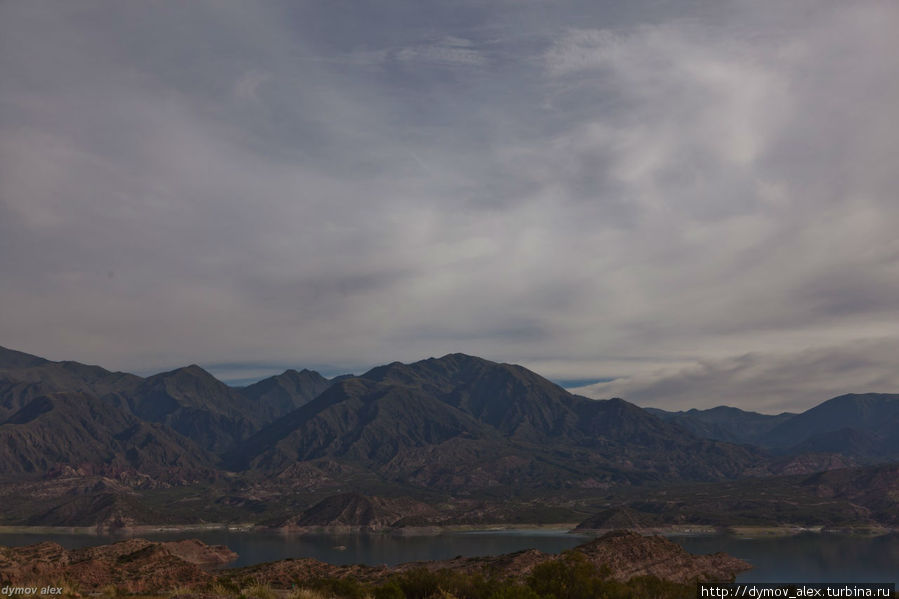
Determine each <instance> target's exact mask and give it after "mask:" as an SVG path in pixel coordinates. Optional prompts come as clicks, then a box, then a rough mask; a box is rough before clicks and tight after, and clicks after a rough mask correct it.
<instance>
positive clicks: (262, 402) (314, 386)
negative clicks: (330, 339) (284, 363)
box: [238, 368, 333, 422]
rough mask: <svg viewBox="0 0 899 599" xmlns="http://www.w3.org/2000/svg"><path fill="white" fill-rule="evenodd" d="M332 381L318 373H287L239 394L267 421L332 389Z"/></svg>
mask: <svg viewBox="0 0 899 599" xmlns="http://www.w3.org/2000/svg"><path fill="white" fill-rule="evenodd" d="M332 384H333V381H329V380H328V379H326V378H325V377H323V376H322V375H320V374H319V373H317V372H315V371H314V370H307V369H305V368H304V369H303V370H301V371H299V372H298V371H296V370H286V371H284V372H283V373H281V374H279V375H276V376H271V377H268V378H267V379H263V380H261V381H259V382H258V383H254V384H252V385H250V386H248V387H243V388H242V389H239V390H238V391H239V392H240V394H241V395H242V396H243V397H244V398H247V399H249V400H250V401H251V402H252V406H253V409H254V410H255V411H256V412H257V413H258V414H260V415H261V416H262V417H263V419H264V420H265V421H267V422H271V421H272V420H275V419H276V418H278V417H280V416H284V415H285V414H287V413H288V412H291V411H293V410H295V409H297V408H299V407H300V406H302V405H304V404H307V403H309V402H310V401H312V400H313V399H315V398H316V397H318V396H319V395H320V394H321V393H322V392H323V391H324V390H325V389H327V388H328V387H330V386H331V385H332Z"/></svg>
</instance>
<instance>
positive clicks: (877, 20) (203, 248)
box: [0, 0, 899, 412]
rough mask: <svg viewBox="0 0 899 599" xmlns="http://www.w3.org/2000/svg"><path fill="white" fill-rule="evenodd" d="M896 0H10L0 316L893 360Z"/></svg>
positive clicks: (756, 385) (206, 340)
mask: <svg viewBox="0 0 899 599" xmlns="http://www.w3.org/2000/svg"><path fill="white" fill-rule="evenodd" d="M897 30H899V3H896V2H894V1H893V0H882V1H877V0H858V1H853V2H845V1H833V2H829V1H826V0H813V1H807V0H796V1H793V2H782V1H780V0H746V1H730V0H709V1H704V2H703V1H696V2H691V1H687V0H683V1H666V0H646V1H629V2H618V1H617V0H616V1H594V0H590V1H584V2H578V1H573V2H568V1H564V0H558V1H550V0H515V1H512V0H497V1H496V2H481V1H478V2H465V1H460V2H452V3H447V2H434V1H433V0H424V1H423V0H414V1H412V0H410V1H408V2H404V1H392V0H386V1H385V2H377V3H371V2H348V1H344V0H327V1H319V0H305V1H302V2H280V1H275V0H271V1H263V2H239V1H236V0H235V1H231V2H229V1H226V0H211V1H203V0H197V1H195V2H189V3H186V2H180V1H174V0H173V1H164V0H159V1H154V2H139V3H138V2H118V1H113V0H109V1H105V2H92V1H89V0H79V1H78V2H70V1H67V0H66V1H62V0H60V1H57V2H51V1H40V2H29V1H24V0H22V1H10V2H3V3H0V307H2V308H0V345H3V346H5V347H9V348H13V349H17V350H20V351H26V352H29V353H33V354H37V355H41V356H44V357H47V358H50V359H54V360H65V359H70V360H77V361H80V362H85V363H96V364H101V365H103V366H104V367H106V368H110V369H116V370H127V371H132V372H139V373H150V372H156V371H160V370H165V369H168V368H174V367H177V366H181V365H185V364H189V363H198V364H201V365H203V366H204V367H206V368H208V369H209V370H210V371H212V372H213V373H214V374H216V375H217V376H219V377H220V378H222V379H224V380H231V381H235V380H244V379H253V378H254V377H255V378H258V377H261V376H266V375H269V374H274V373H276V372H279V371H281V370H283V369H285V368H287V367H297V368H300V367H309V368H317V369H319V370H320V371H322V372H323V373H325V374H328V375H333V374H338V373H340V372H361V371H363V370H365V369H367V368H369V367H371V366H373V365H376V364H382V363H386V362H391V361H394V360H399V361H403V362H409V361H414V360H418V359H423V358H426V357H429V356H441V355H444V354H446V353H450V352H464V353H468V354H472V355H478V356H482V357H484V358H488V359H491V360H496V361H500V362H511V363H518V364H522V365H524V366H526V367H528V368H531V369H532V370H535V371H536V372H538V373H540V374H542V375H544V376H546V377H548V378H551V379H553V380H557V381H569V382H570V381H582V382H588V381H601V382H598V383H595V384H592V385H586V386H580V387H578V388H577V391H578V392H579V393H582V394H585V395H588V396H591V397H597V398H602V397H612V396H618V397H623V398H625V399H627V400H629V401H632V402H634V403H637V404H638V405H644V406H656V407H662V408H666V409H687V408H691V407H696V408H707V407H712V406H716V405H722V404H727V405H735V406H738V407H741V408H743V409H751V410H758V411H763V412H779V411H782V410H791V411H796V410H802V409H806V408H808V407H811V406H812V405H815V404H817V403H819V402H821V401H824V400H825V399H828V398H830V397H833V396H835V395H839V394H841V393H846V392H869V391H879V392H899V235H897V234H896V231H897V226H899V197H897V196H899V37H897V36H896V34H895V32H896V31H897ZM569 384H570V385H575V383H569Z"/></svg>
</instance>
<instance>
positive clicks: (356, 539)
mask: <svg viewBox="0 0 899 599" xmlns="http://www.w3.org/2000/svg"><path fill="white" fill-rule="evenodd" d="M140 536H143V537H145V538H150V539H154V540H165V541H171V540H179V539H189V538H198V539H200V540H201V541H203V542H204V543H209V544H213V545H227V546H228V547H230V548H231V549H232V550H233V551H236V552H237V553H238V554H239V555H240V557H239V558H238V559H237V561H235V562H233V564H232V565H234V566H245V565H249V564H255V563H259V562H268V561H274V560H279V559H285V558H289V557H314V558H316V559H320V560H322V561H325V562H330V563H334V564H357V563H362V564H370V565H378V564H388V565H393V564H397V563H401V562H408V561H417V560H434V559H447V558H451V557H455V556H457V555H464V556H478V555H496V554H500V553H511V552H513V551H519V550H521V549H530V548H534V549H539V550H541V551H544V552H546V553H560V552H562V551H565V550H566V549H570V548H572V547H575V546H576V545H579V544H581V543H584V542H586V541H587V540H589V539H590V538H591V537H587V536H582V535H571V534H567V533H566V532H565V531H562V530H514V531H479V532H457V533H444V534H439V535H427V536H392V535H304V536H291V535H284V534H280V533H260V532H252V533H248V532H229V531H202V532H197V531H193V532H183V533H164V534H163V533H158V534H145V535H140ZM123 538H125V537H122V536H92V535H75V534H55V535H46V534H42V535H36V534H0V545H27V544H31V543H38V542H40V541H54V542H56V543H59V544H60V545H62V546H64V547H67V548H69V549H72V548H76V547H84V546H88V545H102V544H105V543H111V542H115V541H119V540H122V539H123ZM671 539H672V540H674V541H676V542H677V543H679V544H681V545H682V546H683V547H684V548H686V549H687V550H688V551H690V552H692V553H714V552H716V551H724V552H727V553H729V554H731V555H733V556H735V557H739V558H742V559H744V560H746V561H748V562H749V563H751V564H753V566H754V568H753V569H752V570H750V571H749V572H746V573H744V574H742V575H741V576H739V577H738V578H737V580H739V581H742V582H893V583H896V584H899V534H892V535H885V536H878V537H862V536H850V535H837V534H811V533H810V534H803V535H798V536H793V537H778V538H756V539H747V538H740V537H734V536H723V535H714V536H689V537H671Z"/></svg>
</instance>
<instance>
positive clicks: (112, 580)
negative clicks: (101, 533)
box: [0, 539, 237, 593]
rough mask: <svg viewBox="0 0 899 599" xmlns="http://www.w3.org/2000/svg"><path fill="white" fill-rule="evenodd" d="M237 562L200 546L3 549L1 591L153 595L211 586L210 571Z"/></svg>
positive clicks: (221, 550)
mask: <svg viewBox="0 0 899 599" xmlns="http://www.w3.org/2000/svg"><path fill="white" fill-rule="evenodd" d="M236 557H237V554H236V553H234V552H233V551H231V550H230V549H228V548H227V547H224V546H209V545H205V544H204V543H201V542H200V541H196V540H188V541H178V542H171V543H154V542H152V541H147V540H145V539H129V540H127V541H122V542H120V543H114V544H112V545H102V546H99V547H87V548H83V549H75V550H67V549H65V548H63V547H62V546H60V545H57V544H56V543H39V544H37V545H29V546H26V547H0V586H3V585H10V586H22V585H32V586H34V585H44V584H51V585H54V584H58V582H59V581H61V580H65V581H67V582H68V583H69V584H70V585H72V586H73V587H75V588H77V589H80V590H82V591H90V590H96V589H100V588H103V587H105V586H107V585H115V586H116V587H117V588H119V589H121V590H124V591H127V592H129V593H143V592H152V591H160V590H168V589H171V588H174V587H176V586H196V585H199V584H202V583H205V582H209V581H210V580H211V579H212V577H213V575H212V574H210V572H209V571H208V570H207V568H209V567H211V566H219V565H222V564H225V563H228V562H230V561H233V560H234V559H235V558H236Z"/></svg>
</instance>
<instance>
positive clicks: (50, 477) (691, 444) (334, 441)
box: [0, 348, 899, 522]
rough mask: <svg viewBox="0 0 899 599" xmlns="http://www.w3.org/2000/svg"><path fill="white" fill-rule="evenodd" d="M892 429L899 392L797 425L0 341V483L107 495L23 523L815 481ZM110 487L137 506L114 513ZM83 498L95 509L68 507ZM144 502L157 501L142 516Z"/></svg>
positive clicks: (537, 385)
mask: <svg viewBox="0 0 899 599" xmlns="http://www.w3.org/2000/svg"><path fill="white" fill-rule="evenodd" d="M897 423H899V395H884V394H867V395H846V396H841V397H837V398H834V399H832V400H829V401H826V402H824V403H822V404H820V405H819V406H816V407H815V408H812V409H811V410H808V411H806V412H803V413H801V414H789V413H784V414H779V415H764V414H757V413H753V412H746V411H742V410H739V409H736V408H728V407H720V408H714V409H712V410H690V411H687V412H666V411H663V410H658V409H641V408H639V407H637V406H635V405H633V404H630V403H628V402H626V401H624V400H622V399H618V398H613V399H607V400H595V399H589V398H586V397H581V396H578V395H574V394H571V393H569V392H568V391H566V390H565V389H563V388H561V387H559V386H558V385H555V384H553V383H552V382H550V381H548V380H547V379H545V378H543V377H541V376H539V375H537V374H535V373H534V372H531V371H529V370H527V369H525V368H523V367H521V366H517V365H512V364H502V363H497V362H492V361H489V360H485V359H482V358H477V357H474V356H469V355H465V354H449V355H446V356H443V357H441V358H429V359H426V360H421V361H418V362H414V363H411V364H402V363H399V362H393V363H390V364H386V365H384V366H378V367H375V368H373V369H371V370H369V371H368V372H366V373H364V374H362V375H359V376H341V377H336V378H334V379H330V380H329V379H326V378H325V377H323V376H321V375H320V374H318V373H316V372H313V371H309V370H301V371H297V370H287V371H285V372H284V373H282V374H280V375H277V376H272V377H269V378H267V379H264V380H262V381H259V382H257V383H255V384H252V385H249V386H245V387H230V386H228V385H225V384H224V383H222V382H221V381H219V380H217V379H216V378H215V377H214V376H212V375H211V374H210V373H208V372H207V371H205V370H204V369H202V368H201V367H199V366H197V365H190V366H186V367H183V368H178V369H175V370H172V371H169V372H163V373H160V374H156V375H153V376H149V377H139V376H136V375H133V374H128V373H122V372H110V371H108V370H105V369H103V368H101V367H99V366H89V365H84V364H79V363H77V362H70V361H66V362H54V361H50V360H46V359H43V358H39V357H37V356H32V355H29V354H25V353H22V352H17V351H14V350H10V349H4V348H0V478H2V479H3V480H5V481H12V482H13V483H17V484H31V485H43V487H41V488H49V487H48V485H50V486H52V485H53V484H56V483H53V482H52V481H56V482H57V483H58V482H59V481H61V480H63V479H65V480H69V479H67V478H66V477H72V476H80V477H85V476H93V477H100V478H99V479H98V481H99V482H98V485H99V486H100V488H98V490H97V491H95V492H92V491H87V490H84V488H83V486H81V483H79V486H78V487H77V490H72V489H68V490H65V489H63V490H60V491H59V492H58V495H59V496H58V497H56V498H55V499H53V498H52V497H53V495H52V493H49V492H44V495H45V496H47V497H49V499H47V500H46V501H44V502H36V503H35V505H33V506H20V507H21V509H15V510H10V512H9V514H10V515H9V516H8V519H10V520H9V521H11V522H12V521H22V520H23V519H24V520H28V521H30V522H35V521H40V520H41V518H43V516H42V514H44V515H46V518H45V521H47V519H49V520H52V521H53V522H57V521H59V520H60V519H61V517H60V516H59V514H60V513H64V514H65V513H69V511H71V512H72V513H76V512H77V513H78V514H79V516H78V517H79V519H80V520H84V518H85V517H87V518H88V519H89V516H84V513H83V512H84V509H85V508H84V507H83V506H84V505H87V506H90V505H94V504H95V503H96V504H98V505H100V504H102V505H104V506H109V505H112V504H114V505H116V506H120V505H123V506H125V507H126V508H127V510H131V512H133V514H137V515H136V516H134V517H135V518H137V520H140V519H141V518H143V519H147V518H148V517H149V516H146V514H150V513H154V514H158V513H160V510H159V509H158V508H159V507H160V506H162V505H163V503H164V502H165V501H174V499H173V497H175V496H176V495H177V494H178V492H176V491H174V490H172V491H165V492H163V491H162V490H161V489H179V488H182V489H185V488H193V489H196V488H202V489H204V491H203V493H201V494H200V495H198V496H196V497H194V498H193V499H191V501H200V502H202V504H203V505H205V506H216V507H215V509H219V508H220V509H221V510H223V511H222V512H220V513H221V514H222V515H221V516H220V517H224V518H228V517H231V516H229V514H231V515H232V516H234V517H238V516H237V515H235V514H240V516H239V517H244V518H245V517H247V516H248V512H247V510H251V511H252V512H253V513H256V512H258V511H259V510H262V511H264V512H265V513H266V515H267V516H268V517H269V519H275V520H277V519H278V518H282V519H284V520H289V519H290V517H291V514H296V513H298V512H297V510H299V511H302V510H304V509H308V508H309V507H310V506H312V505H313V504H314V503H315V502H316V501H320V500H321V499H322V498H324V497H326V496H327V495H328V494H335V493H336V494H339V493H346V492H364V493H369V494H376V495H385V496H416V497H417V498H418V499H430V500H435V499H441V500H442V499H445V498H447V497H456V498H464V497H469V498H482V499H484V498H487V499H489V498H491V497H493V498H505V500H508V499H509V498H514V497H517V498H518V499H520V500H521V501H526V500H527V501H529V500H530V499H529V498H534V497H543V498H546V497H550V496H553V495H554V494H558V493H559V491H562V490H565V492H566V494H567V495H569V496H571V497H581V496H583V497H586V496H589V495H590V494H596V493H601V492H602V490H603V489H612V488H616V487H620V486H622V485H624V486H634V485H652V484H656V485H658V484H671V483H678V482H690V481H692V482H714V481H725V480H736V479H743V478H746V477H759V476H769V475H775V474H791V473H792V474H796V473H802V472H806V473H807V472H812V471H815V470H824V469H829V468H832V467H835V466H847V465H849V466H851V465H854V464H866V463H878V462H886V461H890V460H897V459H899V433H897V431H899V427H897V426H896V424H897ZM100 479H102V480H100ZM110 481H114V482H115V484H117V485H118V484H121V485H124V487H122V488H118V487H117V489H118V490H116V491H110V484H111V483H110ZM73 484H74V483H73ZM57 486H59V485H57ZM62 486H63V487H64V486H65V485H62ZM60 488H62V487H60ZM73 488H74V487H73ZM122 489H124V490H122ZM154 489H155V490H154ZM66 493H69V494H68V495H66ZM91 493H94V495H91ZM109 493H112V495H116V493H118V494H121V493H126V494H127V493H133V494H136V495H135V497H132V498H131V499H129V500H128V501H126V502H124V503H123V502H122V501H121V500H119V501H116V502H113V503H112V504H111V503H110V501H111V499H109V497H107V496H106V495H108V494H109ZM73 495H74V496H81V495H89V496H91V497H92V499H91V500H90V501H87V500H84V501H80V502H76V504H77V505H76V506H75V507H70V508H65V509H63V512H60V511H59V510H60V509H62V507H61V506H63V505H69V504H72V501H73V499H72V497H73ZM101 495H102V497H101ZM181 499H182V500H186V499H184V497H182V498H181ZM132 500H134V501H132ZM135 501H136V503H135ZM141 501H145V502H150V504H152V505H148V507H147V509H146V514H145V515H144V516H140V513H141V509H142V508H140V502H141ZM553 501H555V502H556V503H555V504H554V505H556V507H558V508H559V509H561V510H563V511H564V510H568V511H570V506H569V507H564V508H563V507H562V502H561V500H560V499H559V500H557V499H553ZM160 502H163V503H160ZM290 502H295V503H296V504H295V505H294V504H293V503H290ZM72 505H75V504H72ZM166 505H167V504H166ZM250 506H253V507H252V509H251V508H250ZM532 508H533V506H531V508H528V509H532ZM105 509H106V512H109V509H108V507H107V508H105ZM117 509H118V508H117ZM123 509H124V508H123ZM178 509H180V507H179V508H178ZM210 509H212V507H210ZM534 509H537V508H534ZM66 510H69V511H66ZM127 510H126V511H127ZM228 510H231V511H228ZM279 510H280V511H279ZM120 511H121V510H119V511H117V512H116V514H117V516H116V517H117V518H120V519H121V517H123V516H121V513H120ZM163 511H165V510H163ZM213 511H214V510H213ZM537 511H539V509H537ZM169 513H173V514H174V513H180V514H184V513H187V512H178V511H177V510H175V511H172V510H169ZM212 513H213V512H209V514H212ZM566 513H568V512H566ZM209 514H207V515H209ZM129 517H131V516H128V517H125V519H126V520H127V519H128V518H129ZM173 517H175V516H173ZM192 517H193V516H192ZM35 519H37V520H35ZM62 520H64V518H62Z"/></svg>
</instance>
